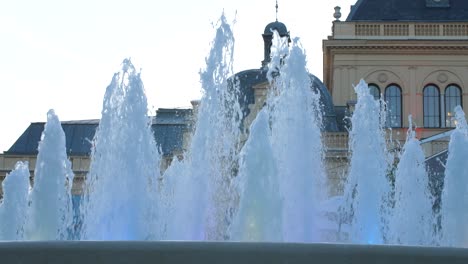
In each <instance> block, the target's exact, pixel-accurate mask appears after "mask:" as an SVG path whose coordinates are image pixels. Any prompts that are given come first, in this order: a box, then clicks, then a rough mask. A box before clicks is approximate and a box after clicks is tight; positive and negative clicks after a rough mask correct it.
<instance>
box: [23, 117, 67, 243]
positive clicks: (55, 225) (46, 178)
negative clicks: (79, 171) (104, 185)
mask: <svg viewBox="0 0 468 264" xmlns="http://www.w3.org/2000/svg"><path fill="white" fill-rule="evenodd" d="M65 146H66V145H65V133H64V132H63V129H62V125H61V123H60V121H59V119H58V117H57V116H56V115H55V113H54V111H53V110H49V112H47V123H46V125H45V127H44V131H43V132H42V139H41V142H40V143H39V154H38V155H37V161H36V168H35V175H34V185H33V189H32V191H31V195H30V200H31V204H30V208H29V210H30V212H29V215H28V224H27V228H26V239H28V240H66V239H67V238H68V236H69V228H70V226H71V222H72V202H71V188H72V184H73V172H72V170H71V163H70V161H69V160H68V157H67V152H66V147H65Z"/></svg>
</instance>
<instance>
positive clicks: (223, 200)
mask: <svg viewBox="0 0 468 264" xmlns="http://www.w3.org/2000/svg"><path fill="white" fill-rule="evenodd" d="M233 52H234V36H233V33H232V30H231V27H230V25H229V24H228V23H227V21H226V18H225V16H224V14H223V15H222V16H221V18H220V20H219V27H218V28H217V29H216V36H215V39H214V40H213V43H212V48H211V50H210V54H209V56H208V57H207V58H206V69H205V70H203V71H202V72H201V73H200V78H201V84H202V89H203V96H202V99H201V102H200V105H199V107H198V112H197V113H195V115H196V127H195V132H194V134H193V136H192V139H191V143H190V146H189V149H188V150H187V152H186V153H185V155H184V160H183V161H180V162H179V161H175V162H174V164H173V165H172V166H174V168H169V169H168V171H167V172H166V173H165V175H164V181H165V183H164V184H165V186H164V188H169V189H170V191H166V193H168V194H169V195H172V197H169V198H166V199H165V200H166V201H168V200H172V201H174V202H173V203H170V204H172V205H173V206H174V207H175V208H169V210H167V211H168V212H170V213H169V215H168V217H167V218H166V220H167V221H166V223H165V226H166V230H167V232H166V236H165V237H166V238H167V239H171V240H174V239H175V240H225V239H227V238H228V226H229V224H230V222H231V216H232V211H233V210H234V208H235V207H236V204H235V201H236V199H238V198H237V196H238V195H237V194H236V192H235V190H234V188H233V185H232V180H233V177H234V174H235V171H236V168H237V166H238V157H237V155H238V147H239V140H240V133H241V130H240V121H241V119H242V112H241V110H240V106H239V103H238V101H239V100H238V93H239V92H238V87H237V85H236V84H234V85H229V82H228V78H229V77H230V76H231V75H232V74H233V68H232V62H233ZM187 219H190V221H187Z"/></svg>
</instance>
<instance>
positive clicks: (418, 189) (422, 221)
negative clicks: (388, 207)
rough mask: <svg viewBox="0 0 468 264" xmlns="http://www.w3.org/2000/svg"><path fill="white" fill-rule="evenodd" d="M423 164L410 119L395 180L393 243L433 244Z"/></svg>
mask: <svg viewBox="0 0 468 264" xmlns="http://www.w3.org/2000/svg"><path fill="white" fill-rule="evenodd" d="M424 161H425V156H424V152H423V150H422V148H421V145H420V142H419V140H417V139H416V133H415V131H414V130H413V127H412V120H411V115H410V116H409V128H408V133H407V137H406V143H405V145H404V146H403V152H402V154H401V156H400V162H399V163H398V167H397V169H396V176H395V206H394V210H393V215H392V217H391V222H390V228H389V230H390V234H389V238H390V241H391V242H392V243H396V244H402V245H430V244H431V243H433V242H434V241H433V238H434V236H433V230H434V217H433V212H432V204H433V199H432V196H431V194H430V190H429V179H428V174H427V172H426V165H425V163H424Z"/></svg>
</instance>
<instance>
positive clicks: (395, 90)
mask: <svg viewBox="0 0 468 264" xmlns="http://www.w3.org/2000/svg"><path fill="white" fill-rule="evenodd" d="M385 103H386V104H387V126H388V127H401V123H402V121H401V120H402V118H401V117H402V114H401V112H402V111H401V104H402V103H401V88H400V87H399V86H398V85H396V84H390V85H389V86H387V88H386V89H385Z"/></svg>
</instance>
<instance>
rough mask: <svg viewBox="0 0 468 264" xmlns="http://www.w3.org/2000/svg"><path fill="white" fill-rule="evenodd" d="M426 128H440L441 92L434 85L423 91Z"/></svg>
mask: <svg viewBox="0 0 468 264" xmlns="http://www.w3.org/2000/svg"><path fill="white" fill-rule="evenodd" d="M423 98H424V99H423V100H424V102H423V105H424V107H423V112H424V127H440V92H439V88H438V87H437V86H435V85H433V84H430V85H428V86H426V87H424V90H423Z"/></svg>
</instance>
